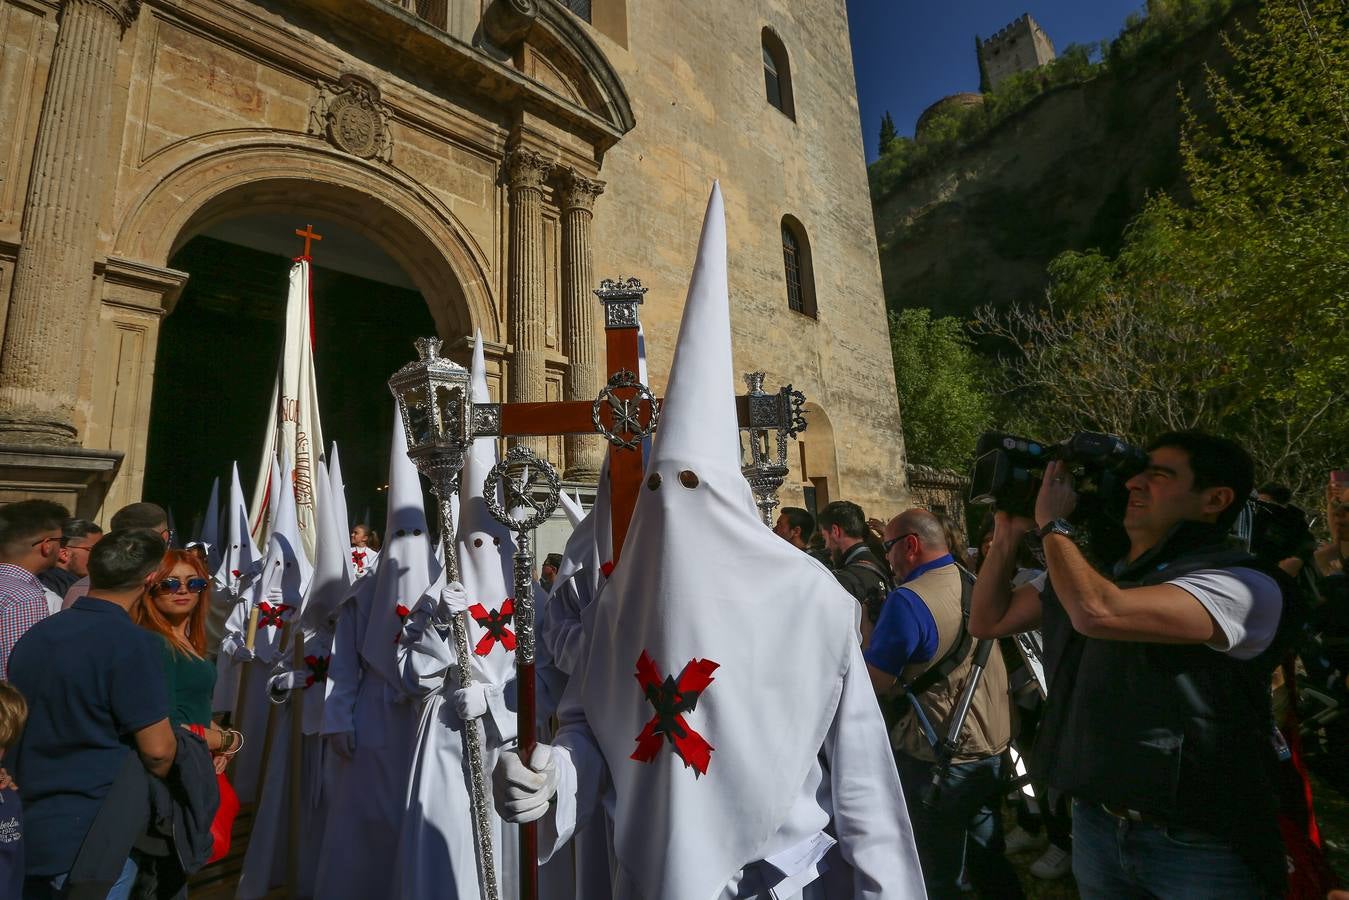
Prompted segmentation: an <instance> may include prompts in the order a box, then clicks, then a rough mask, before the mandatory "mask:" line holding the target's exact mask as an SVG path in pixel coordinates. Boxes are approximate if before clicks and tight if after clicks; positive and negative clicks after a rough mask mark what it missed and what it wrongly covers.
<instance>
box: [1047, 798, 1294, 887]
mask: <svg viewBox="0 0 1349 900" xmlns="http://www.w3.org/2000/svg"><path fill="white" fill-rule="evenodd" d="M1073 877H1075V878H1076V879H1077V889H1078V891H1079V892H1080V893H1081V895H1082V897H1083V898H1084V900H1094V898H1110V900H1117V898H1133V897H1137V898H1154V897H1160V898H1163V900H1167V898H1171V897H1184V898H1185V900H1208V898H1212V900H1220V898H1221V900H1247V898H1250V900H1258V898H1263V897H1265V896H1267V895H1266V893H1265V892H1264V891H1262V890H1261V888H1260V885H1259V882H1257V881H1256V879H1255V875H1254V874H1253V873H1252V872H1251V870H1250V868H1249V867H1248V866H1247V865H1246V863H1245V861H1243V860H1242V858H1241V857H1240V856H1238V855H1237V852H1236V851H1235V850H1233V849H1232V846H1231V845H1230V844H1228V843H1227V842H1226V841H1223V840H1221V839H1220V838H1217V837H1214V836H1212V835H1208V834H1204V833H1202V832H1198V831H1192V830H1190V829H1184V828H1176V827H1162V826H1159V825H1144V824H1143V823H1141V822H1132V821H1129V820H1127V819H1120V818H1118V817H1116V816H1112V815H1111V814H1110V813H1108V812H1106V811H1105V810H1104V809H1102V808H1101V806H1100V805H1099V804H1096V803H1085V802H1083V801H1080V800H1075V801H1073Z"/></svg>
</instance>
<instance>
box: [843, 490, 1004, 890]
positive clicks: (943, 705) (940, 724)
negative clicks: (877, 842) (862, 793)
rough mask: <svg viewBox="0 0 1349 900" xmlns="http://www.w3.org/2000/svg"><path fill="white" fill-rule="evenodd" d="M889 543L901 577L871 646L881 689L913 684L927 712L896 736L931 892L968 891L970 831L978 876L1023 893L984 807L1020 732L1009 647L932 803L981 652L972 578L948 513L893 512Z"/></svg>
mask: <svg viewBox="0 0 1349 900" xmlns="http://www.w3.org/2000/svg"><path fill="white" fill-rule="evenodd" d="M883 546H884V548H885V552H886V559H887V560H888V561H889V563H890V566H891V569H892V570H893V571H894V573H895V576H896V577H897V578H898V580H899V583H900V586H899V587H897V588H895V590H894V591H892V592H891V593H890V596H889V597H887V598H886V600H885V605H884V606H883V607H882V609H881V614H880V617H879V618H878V619H877V621H876V628H875V630H874V631H873V632H872V634H871V640H870V642H869V643H868V645H867V648H866V650H865V651H864V653H863V656H864V657H865V658H866V661H867V667H868V669H869V670H870V673H871V681H872V684H873V685H874V686H875V688H876V692H877V693H878V694H879V695H881V696H886V695H888V694H891V693H892V692H895V691H896V690H898V689H900V688H901V687H904V686H906V687H907V688H908V690H909V692H910V693H911V695H912V696H913V697H914V699H915V700H916V702H917V705H918V707H919V708H921V710H922V713H923V715H922V717H921V718H920V717H919V715H918V714H917V713H915V712H913V711H912V709H910V711H909V712H908V713H907V714H906V715H904V716H902V717H901V718H900V720H899V721H898V722H897V723H896V725H895V727H894V729H893V730H892V731H891V733H890V739H891V744H892V746H893V747H894V749H895V760H896V762H897V764H898V765H899V776H900V781H901V782H902V783H903V785H904V799H905V801H906V803H907V804H908V807H909V817H910V819H911V820H912V821H913V830H914V837H915V839H916V840H917V843H918V857H919V859H920V860H921V861H922V864H923V878H924V881H925V882H926V884H927V891H928V896H929V897H931V898H934V900H940V898H943V897H959V896H960V893H961V892H960V888H959V887H958V886H957V880H958V878H959V876H960V869H961V862H962V859H964V858H966V855H967V854H966V849H965V848H966V841H965V834H966V832H967V831H968V832H969V834H970V837H971V838H973V840H971V841H969V850H968V869H969V873H970V878H971V880H972V881H974V883H975V886H976V887H977V888H979V889H980V891H981V892H982V893H983V894H985V895H986V896H990V897H995V896H996V897H1016V896H1020V888H1019V886H1018V885H1017V879H1016V873H1015V871H1013V870H1012V868H1011V867H1010V865H1008V863H1007V861H1006V859H1005V858H1004V857H1003V855H1002V848H1001V833H1000V829H999V828H998V825H997V822H996V820H995V818H994V817H993V816H992V815H991V814H984V813H983V812H982V811H983V810H984V809H985V807H986V806H993V807H996V805H997V798H996V794H997V792H998V787H999V767H1000V764H1001V755H1002V752H1003V751H1004V750H1005V749H1007V745H1008V744H1009V743H1010V742H1011V739H1012V724H1011V703H1010V701H1009V698H1008V696H1007V669H1006V667H1005V666H1004V665H1003V661H1002V656H1001V654H999V653H997V652H994V653H992V654H990V655H989V659H988V663H987V667H986V668H985V670H984V673H983V676H982V678H981V679H980V681H979V686H978V689H977V690H976V691H975V693H974V697H973V700H972V701H971V703H970V709H969V713H968V714H967V716H966V718H965V721H964V725H963V728H962V729H961V732H960V744H959V749H958V750H957V751H956V754H955V756H954V758H953V760H952V765H951V768H950V770H949V772H948V774H947V776H946V777H945V779H944V780H943V783H942V786H941V789H940V790H939V791H938V792H937V794H936V797H935V799H936V802H935V803H931V804H929V803H924V798H925V797H927V795H928V793H929V791H930V789H931V784H932V777H933V768H934V765H935V762H936V754H935V752H934V748H933V745H932V739H933V738H934V737H935V739H936V740H938V741H940V740H943V739H945V738H946V736H947V732H948V730H949V729H950V726H951V720H952V718H953V714H954V710H955V708H956V705H957V703H958V701H959V699H960V695H961V693H962V692H963V691H964V688H965V685H966V683H967V682H968V681H969V678H970V672H971V668H972V666H971V663H972V661H973V658H974V641H973V639H972V638H970V637H969V635H968V632H967V629H966V627H965V614H964V612H963V610H962V606H963V604H962V596H963V595H964V593H965V582H964V580H963V578H962V575H961V571H960V569H959V567H958V566H956V564H955V560H954V559H952V557H951V552H950V549H949V548H948V547H947V546H946V533H945V531H944V530H943V529H942V526H941V522H940V520H938V519H937V517H936V516H934V515H933V514H932V513H930V512H928V511H927V510H923V509H910V510H908V511H906V512H903V513H901V514H900V515H898V516H896V517H895V518H894V519H892V520H891V522H890V524H889V525H887V526H886V529H885V541H884V544H883ZM929 672H930V674H929ZM924 721H926V723H927V726H930V728H931V729H932V732H933V734H932V735H931V736H929V733H928V728H927V726H925V725H924ZM976 824H977V826H978V827H975V826H976Z"/></svg>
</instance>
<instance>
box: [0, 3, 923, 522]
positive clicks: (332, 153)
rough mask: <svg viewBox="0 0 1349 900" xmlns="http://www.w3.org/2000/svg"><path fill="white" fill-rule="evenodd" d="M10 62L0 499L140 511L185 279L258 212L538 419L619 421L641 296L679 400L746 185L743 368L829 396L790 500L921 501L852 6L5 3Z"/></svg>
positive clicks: (739, 326)
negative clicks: (611, 381) (581, 413)
mask: <svg viewBox="0 0 1349 900" xmlns="http://www.w3.org/2000/svg"><path fill="white" fill-rule="evenodd" d="M0 35H2V36H3V41H2V43H0V331H2V332H3V345H2V347H3V349H2V351H0V499H14V498H17V497H23V496H51V497H53V498H55V499H58V500H61V501H63V502H65V503H66V504H67V505H68V506H70V507H71V508H72V509H76V510H78V511H79V512H80V513H81V514H84V515H93V516H99V517H100V518H102V517H104V516H103V510H107V511H109V512H110V511H111V510H114V509H116V508H117V507H119V506H121V505H122V504H124V503H127V502H130V501H132V500H136V499H139V498H140V495H141V485H142V479H143V475H144V470H145V461H146V460H145V457H146V435H147V430H148V428H149V419H150V407H151V396H152V387H153V384H154V379H155V377H156V373H155V357H156V346H157V341H158V337H159V332H160V325H161V322H162V320H163V319H164V317H165V316H168V315H171V314H172V312H173V309H174V305H175V303H176V302H177V300H178V298H179V296H180V294H181V292H182V289H183V287H184V284H185V283H186V281H187V278H188V275H187V273H185V272H181V271H177V270H175V269H173V268H172V267H171V266H170V260H171V259H172V257H173V256H174V254H175V252H176V251H177V250H178V249H179V248H181V247H182V246H183V245H184V244H185V243H186V242H187V241H189V240H191V239H192V238H193V237H194V236H196V235H198V234H201V233H202V232H203V231H205V230H207V229H209V228H211V227H212V226H213V225H214V224H216V223H219V222H222V221H225V220H228V219H230V218H231V217H235V216H239V215H242V214H244V213H247V212H257V211H259V210H264V211H273V212H286V211H288V210H302V211H303V212H297V221H296V226H297V227H301V226H303V224H304V220H303V217H304V214H305V213H309V214H312V215H315V216H322V217H326V218H327V219H329V220H332V221H337V222H341V223H343V225H344V226H346V227H349V228H350V229H352V230H353V231H355V232H358V233H359V234H360V235H361V236H362V237H364V238H366V239H368V240H369V241H371V242H372V243H374V244H375V245H377V246H378V247H380V248H381V249H382V250H383V251H384V252H386V253H387V254H388V255H389V256H390V257H392V258H393V259H394V260H395V261H396V262H397V263H398V264H399V266H400V267H401V268H402V269H403V270H404V271H405V273H406V274H407V276H408V278H409V280H410V281H411V282H412V283H413V284H414V285H415V286H416V288H417V290H418V291H419V292H420V294H421V296H422V297H423V298H424V300H425V301H426V303H427V306H428V308H429V311H430V313H431V317H432V319H433V320H434V322H435V325H436V328H437V330H438V331H439V333H440V335H441V336H442V337H443V338H445V339H446V340H447V344H449V345H450V346H451V347H453V348H454V351H455V353H456V354H462V353H463V351H464V347H465V346H466V343H465V340H466V339H465V336H466V335H471V334H472V333H473V331H474V330H475V329H481V331H482V334H483V336H484V340H485V345H486V348H487V354H488V365H489V369H490V370H491V371H490V378H491V380H492V390H493V392H494V394H496V395H498V396H500V397H502V398H504V399H509V400H512V401H518V400H554V399H564V398H565V399H581V398H584V399H590V398H593V397H594V396H595V394H596V392H597V391H598V390H599V388H600V387H601V385H602V382H603V378H604V375H603V373H604V372H605V366H604V359H603V330H602V323H601V321H600V319H601V316H600V311H599V305H598V303H597V302H596V301H595V298H594V296H593V294H592V290H593V289H594V288H595V287H596V286H597V284H598V281H599V279H600V278H601V277H618V276H623V277H627V276H635V277H638V278H640V279H641V280H642V281H643V283H644V284H645V285H646V286H647V288H648V289H649V293H648V294H647V295H646V302H645V305H644V306H643V309H642V316H643V323H644V326H645V328H646V334H647V346H648V350H649V354H650V370H651V373H652V375H651V378H652V381H653V382H654V384H653V387H654V388H655V389H656V390H657V391H658V392H659V390H660V388H661V387H662V386H663V384H664V380H665V374H666V373H667V372H668V369H669V365H670V362H671V355H672V353H673V342H674V336H675V332H676V330H677V328H678V323H679V316H680V312H681V309H682V303H683V296H684V292H685V290H686V287H687V282H688V277H689V273H690V270H691V266H692V262H693V255H694V251H695V247H696V243H697V236H698V230H699V227H700V224H701V216H702V212H703V206H704V203H705V201H706V197H707V193H708V190H709V188H710V185H711V182H712V180H713V179H715V178H719V179H720V180H721V184H722V188H723V191H724V193H725V195H726V200H727V219H728V221H727V225H728V234H729V240H730V248H729V251H730V256H729V260H730V280H731V304H732V318H733V322H732V327H733V331H734V345H735V352H736V365H737V367H738V368H739V369H741V370H744V371H749V370H751V369H758V370H763V371H766V372H767V373H768V379H767V383H768V385H769V387H770V389H771V388H773V387H775V386H777V385H779V384H783V383H791V384H792V385H794V386H795V387H796V388H798V389H800V390H802V391H803V392H804V393H805V394H806V396H807V398H808V399H809V401H810V405H809V406H808V418H809V423H810V427H809V429H808V430H807V431H806V432H805V433H804V434H803V435H802V436H801V439H800V440H801V443H800V446H799V447H798V448H797V451H798V452H797V453H796V454H794V458H793V459H792V461H791V462H792V465H793V473H792V475H791V476H790V477H789V479H788V484H787V485H786V486H785V487H784V490H783V499H784V501H785V502H788V503H793V502H795V503H799V502H801V500H802V497H803V491H804V490H806V489H807V488H813V489H814V495H815V499H816V501H817V502H823V501H824V500H827V499H839V498H848V499H855V500H857V501H859V502H861V503H862V504H863V505H864V506H865V507H867V508H868V510H871V509H873V508H874V509H875V510H877V511H883V510H888V509H892V508H894V506H895V504H896V503H897V502H898V501H899V500H900V499H901V497H902V494H903V491H904V476H903V471H904V466H903V448H902V438H901V435H900V428H899V409H898V405H897V401H896V395H895V386H894V375H893V371H892V367H891V361H890V351H889V342H888V337H887V331H886V321H885V310H884V303H883V296H882V291H881V281H880V269H879V264H878V260H877V251H876V241H875V234H874V228H873V224H872V214H871V206H870V199H869V196H868V190H867V182H866V173H865V166H864V159H863V150H862V141H861V135H860V133H859V128H858V116H857V99H856V93H855V85H854V76H853V68H852V58H851V53H850V49H849V41H848V25H847V18H846V9H845V3H844V0H826V2H823V3H817V4H791V3H787V2H785V0H753V2H749V3H724V2H721V0H687V2H681V3H639V2H635V0H591V2H585V0H569V2H568V3H566V4H562V3H559V2H557V0H403V2H401V3H400V2H391V0H256V2H250V0H143V2H142V0H0ZM319 264H320V265H321V264H322V260H321V259H320V260H319ZM410 356H411V351H410V350H409V357H410ZM387 374H388V373H382V372H381V373H373V375H372V376H371V378H370V379H368V380H369V381H370V382H371V383H374V384H380V383H382V381H383V379H384V378H385V377H386V376H387ZM164 377H168V376H164ZM221 383H222V389H228V388H227V386H226V385H227V383H228V373H222V379H221ZM550 452H552V453H553V455H554V456H555V457H556V456H561V457H562V458H561V459H559V460H558V461H559V462H561V463H562V464H563V465H564V466H565V468H566V469H567V471H568V472H569V473H570V474H571V475H572V476H574V477H577V478H581V479H583V478H585V477H586V476H588V475H589V476H592V477H593V473H594V472H595V469H596V462H597V460H598V457H599V453H600V445H599V443H598V440H597V439H594V438H586V439H579V440H575V441H570V442H568V443H567V444H566V445H565V447H564V446H562V445H561V443H560V442H558V445H557V446H556V447H555V448H550ZM193 487H194V489H199V488H198V487H197V486H193ZM150 499H154V498H150Z"/></svg>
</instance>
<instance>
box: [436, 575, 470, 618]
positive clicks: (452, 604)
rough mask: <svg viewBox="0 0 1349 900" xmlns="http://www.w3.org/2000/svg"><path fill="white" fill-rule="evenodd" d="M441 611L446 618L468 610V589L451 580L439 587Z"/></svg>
mask: <svg viewBox="0 0 1349 900" xmlns="http://www.w3.org/2000/svg"><path fill="white" fill-rule="evenodd" d="M440 605H441V612H443V613H444V614H445V617H446V618H449V617H451V616H457V615H459V614H460V613H461V612H467V611H468V591H466V590H464V586H463V585H462V584H460V583H459V582H457V581H451V582H450V583H449V584H447V585H445V586H444V587H443V588H441V589H440Z"/></svg>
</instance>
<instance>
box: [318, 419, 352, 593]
mask: <svg viewBox="0 0 1349 900" xmlns="http://www.w3.org/2000/svg"><path fill="white" fill-rule="evenodd" d="M328 491H329V493H330V494H331V496H332V501H333V512H334V521H336V522H337V527H338V528H339V529H341V531H342V540H343V541H345V542H346V543H347V544H350V543H351V541H350V537H351V532H350V531H349V530H348V529H350V528H351V517H350V515H349V514H348V512H347V483H346V481H345V479H343V478H342V461H341V459H340V458H339V457H338V455H337V441H333V443H332V446H331V447H330V448H329V450H328ZM319 502H320V503H321V502H322V500H321V499H320V500H319ZM319 533H320V534H322V531H320V532H319ZM317 552H318V550H317V543H316V544H315V553H317ZM314 562H315V564H316V565H317V563H318V559H317V557H315V560H314ZM346 566H347V573H348V574H351V559H350V558H348V559H347V561H346Z"/></svg>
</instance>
